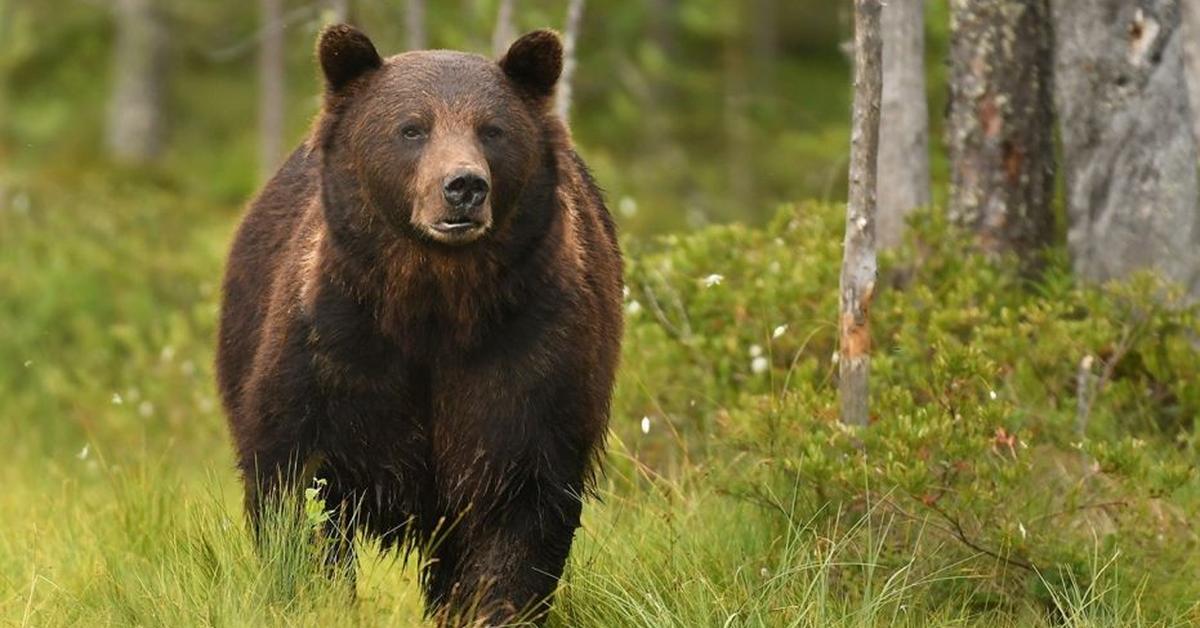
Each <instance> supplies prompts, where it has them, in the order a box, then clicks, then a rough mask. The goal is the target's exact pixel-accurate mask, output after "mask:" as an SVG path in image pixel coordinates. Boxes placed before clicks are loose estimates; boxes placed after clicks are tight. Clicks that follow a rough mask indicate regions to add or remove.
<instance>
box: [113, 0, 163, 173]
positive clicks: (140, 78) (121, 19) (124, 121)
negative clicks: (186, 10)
mask: <svg viewBox="0 0 1200 628" xmlns="http://www.w3.org/2000/svg"><path fill="white" fill-rule="evenodd" d="M155 5H156V2H155V0H114V3H113V9H114V11H115V17H116V27H117V28H116V42H115V44H114V48H113V73H114V76H113V91H112V94H111V96H110V101H109V106H108V127H107V144H108V150H109V153H110V155H111V156H112V157H113V158H114V159H116V160H117V161H120V162H124V163H128V164H135V165H136V164H145V163H149V162H150V161H152V160H154V159H155V158H157V157H158V156H159V155H160V154H161V153H162V150H163V139H164V138H163V135H164V133H165V116H164V112H163V107H164V100H165V95H166V81H167V69H168V65H167V62H168V59H167V54H168V50H167V41H168V32H167V24H166V20H165V18H164V16H163V14H162V13H161V12H160V11H159V10H158V8H157V7H156V6H155Z"/></svg>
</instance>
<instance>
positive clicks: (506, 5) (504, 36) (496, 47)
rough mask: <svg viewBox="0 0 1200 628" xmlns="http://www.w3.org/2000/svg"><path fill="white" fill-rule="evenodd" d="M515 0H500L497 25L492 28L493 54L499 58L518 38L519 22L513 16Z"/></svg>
mask: <svg viewBox="0 0 1200 628" xmlns="http://www.w3.org/2000/svg"><path fill="white" fill-rule="evenodd" d="M513 2H514V0H500V8H499V9H498V10H497V11H496V26H495V28H493V29H492V55H493V56H495V57H496V58H497V59H499V58H500V57H501V56H503V55H504V52H505V51H506V50H508V46H509V44H512V42H513V40H514V39H516V38H517V24H516V20H515V19H514V18H513Z"/></svg>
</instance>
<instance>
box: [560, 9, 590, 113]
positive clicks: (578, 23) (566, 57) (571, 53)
mask: <svg viewBox="0 0 1200 628" xmlns="http://www.w3.org/2000/svg"><path fill="white" fill-rule="evenodd" d="M582 26H583V0H571V2H570V4H568V5H567V25H566V28H565V29H564V30H563V70H562V78H560V79H559V80H558V97H557V100H556V102H555V110H556V111H557V112H558V117H560V118H562V119H563V120H564V121H567V120H570V115H571V98H572V93H571V92H572V85H571V81H572V80H574V78H575V63H576V59H575V55H576V52H575V47H576V46H577V45H578V42H579V29H580V27H582Z"/></svg>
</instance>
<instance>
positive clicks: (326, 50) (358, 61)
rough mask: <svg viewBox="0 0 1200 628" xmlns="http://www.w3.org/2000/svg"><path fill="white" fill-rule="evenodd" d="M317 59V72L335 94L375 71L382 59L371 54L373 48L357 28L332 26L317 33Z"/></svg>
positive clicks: (376, 54) (373, 53) (374, 53)
mask: <svg viewBox="0 0 1200 628" xmlns="http://www.w3.org/2000/svg"><path fill="white" fill-rule="evenodd" d="M317 57H318V58H319V59H320V60H321V71H323V72H324V73H325V83H326V84H327V85H328V86H329V90H330V91H331V92H336V91H338V90H340V89H342V88H343V87H345V86H346V84H347V83H349V82H350V81H353V80H354V79H356V78H358V77H360V76H362V75H363V74H365V73H367V72H369V71H371V70H375V69H378V68H379V67H381V66H382V65H383V59H381V58H380V57H379V53H378V52H375V45H374V44H372V43H371V40H370V39H368V38H367V36H366V35H364V34H362V32H361V31H359V30H358V29H357V28H354V27H353V26H350V25H348V24H334V25H332V26H329V27H327V28H326V29H325V30H323V31H321V37H320V39H318V40H317Z"/></svg>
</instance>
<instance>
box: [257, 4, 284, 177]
mask: <svg viewBox="0 0 1200 628" xmlns="http://www.w3.org/2000/svg"><path fill="white" fill-rule="evenodd" d="M259 11H260V13H261V15H260V19H261V20H262V42H261V43H260V48H259V52H258V89H259V92H258V98H259V100H258V167H259V177H260V178H261V180H263V181H266V180H267V179H269V178H271V176H272V175H273V174H275V169H276V168H277V167H278V166H279V159H280V157H281V156H282V155H283V125H284V115H285V111H284V98H285V93H284V92H285V90H286V83H285V78H286V77H285V72H286V67H285V64H284V52H283V0H259Z"/></svg>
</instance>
